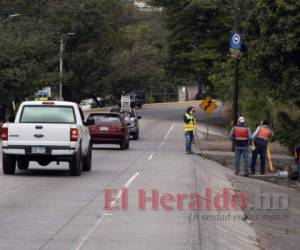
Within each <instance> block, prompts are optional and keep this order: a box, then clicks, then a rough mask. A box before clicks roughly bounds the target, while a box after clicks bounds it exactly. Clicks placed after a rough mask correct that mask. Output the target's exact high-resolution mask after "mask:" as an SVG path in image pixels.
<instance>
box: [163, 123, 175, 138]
mask: <svg viewBox="0 0 300 250" xmlns="http://www.w3.org/2000/svg"><path fill="white" fill-rule="evenodd" d="M174 127H175V123H173V124H172V126H171V127H170V128H169V130H168V132H167V134H166V136H165V138H164V141H166V140H167V139H168V137H169V135H170V133H171V132H172V130H173V129H174Z"/></svg>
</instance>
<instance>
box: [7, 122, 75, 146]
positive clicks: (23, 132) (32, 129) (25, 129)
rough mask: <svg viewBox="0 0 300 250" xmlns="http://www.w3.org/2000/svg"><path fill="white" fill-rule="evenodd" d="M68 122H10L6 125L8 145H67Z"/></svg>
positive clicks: (68, 136)
mask: <svg viewBox="0 0 300 250" xmlns="http://www.w3.org/2000/svg"><path fill="white" fill-rule="evenodd" d="M70 128H71V125H69V124H49V123H47V124H36V123H35V124H31V123H10V124H9V126H8V146H9V145H46V146H47V145H48V146H51V145H55V146H69V145H70V144H71V142H70Z"/></svg>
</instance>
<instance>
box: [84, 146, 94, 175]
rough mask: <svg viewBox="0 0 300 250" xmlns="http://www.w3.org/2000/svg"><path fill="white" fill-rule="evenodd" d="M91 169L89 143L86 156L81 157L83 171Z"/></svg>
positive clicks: (90, 147)
mask: <svg viewBox="0 0 300 250" xmlns="http://www.w3.org/2000/svg"><path fill="white" fill-rule="evenodd" d="M91 169H92V145H91V144H90V146H89V149H88V152H87V154H86V156H84V157H83V165H82V170H83V171H91Z"/></svg>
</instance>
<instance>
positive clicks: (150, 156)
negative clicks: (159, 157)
mask: <svg viewBox="0 0 300 250" xmlns="http://www.w3.org/2000/svg"><path fill="white" fill-rule="evenodd" d="M154 155H155V152H153V153H151V155H149V157H148V160H149V161H151V160H152V159H153V156H154Z"/></svg>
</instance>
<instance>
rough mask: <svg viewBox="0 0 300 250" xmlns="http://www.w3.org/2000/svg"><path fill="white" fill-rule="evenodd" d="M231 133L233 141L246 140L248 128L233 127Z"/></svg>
mask: <svg viewBox="0 0 300 250" xmlns="http://www.w3.org/2000/svg"><path fill="white" fill-rule="evenodd" d="M233 133H234V139H235V140H237V141H246V140H248V128H244V127H235V128H234V130H233Z"/></svg>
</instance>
